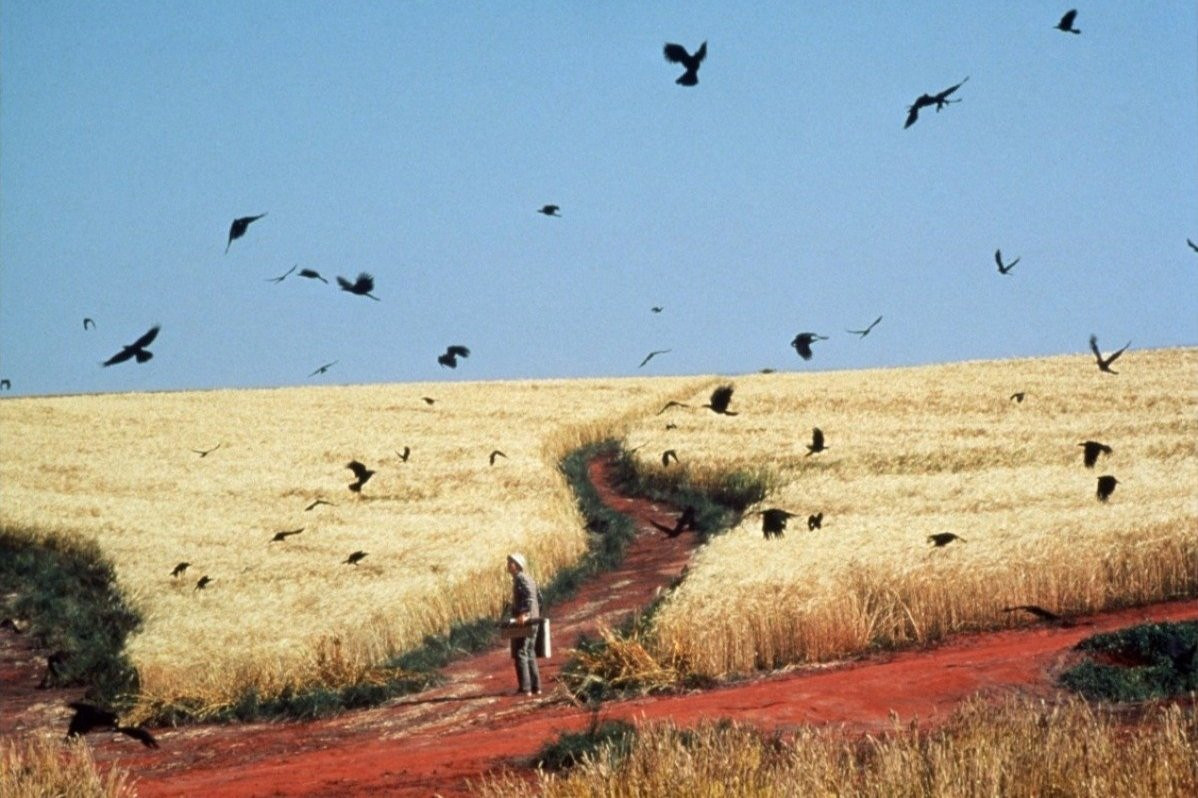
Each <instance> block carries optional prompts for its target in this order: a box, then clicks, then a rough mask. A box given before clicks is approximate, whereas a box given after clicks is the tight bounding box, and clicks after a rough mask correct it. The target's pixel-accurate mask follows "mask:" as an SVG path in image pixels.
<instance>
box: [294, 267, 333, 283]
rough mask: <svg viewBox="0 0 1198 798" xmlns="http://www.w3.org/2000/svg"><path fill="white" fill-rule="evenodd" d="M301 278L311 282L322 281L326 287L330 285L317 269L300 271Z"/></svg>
mask: <svg viewBox="0 0 1198 798" xmlns="http://www.w3.org/2000/svg"><path fill="white" fill-rule="evenodd" d="M299 276H300V277H307V278H308V279H309V280H320V281H321V282H322V283H324V284H325V285H328V282H329V281H328V280H326V279H324V277H322V276H321V274H320V272H318V271H316V270H315V269H300V270H299Z"/></svg>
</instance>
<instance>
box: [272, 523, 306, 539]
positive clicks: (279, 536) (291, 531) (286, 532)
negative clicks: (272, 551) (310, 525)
mask: <svg viewBox="0 0 1198 798" xmlns="http://www.w3.org/2000/svg"><path fill="white" fill-rule="evenodd" d="M303 531H304V527H302V526H301V527H300V528H299V529H286V530H284V531H282V532H276V533H275V536H274V537H273V538H271V539H270V542H271V543H277V542H278V541H280V540H287V538H289V537H291V536H292V535H298V534H299V533H300V532H303Z"/></svg>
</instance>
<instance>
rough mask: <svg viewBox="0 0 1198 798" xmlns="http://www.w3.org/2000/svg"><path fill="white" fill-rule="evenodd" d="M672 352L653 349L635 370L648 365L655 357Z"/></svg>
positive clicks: (670, 350)
mask: <svg viewBox="0 0 1198 798" xmlns="http://www.w3.org/2000/svg"><path fill="white" fill-rule="evenodd" d="M672 351H673V350H672V349H654V350H653V351H652V352H650V353H649V354H647V355H645V359H644V360H642V361H641V365H640V366H637V368H638V369H639V368H641V367H642V366H644V365H645V364H646V363H648V362H649V361H650V360H652V359H653V358H655V357H657V356H658V355H664V354H666V353H667V352H672Z"/></svg>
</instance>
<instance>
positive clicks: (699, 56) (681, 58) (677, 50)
mask: <svg viewBox="0 0 1198 798" xmlns="http://www.w3.org/2000/svg"><path fill="white" fill-rule="evenodd" d="M662 55H664V56H665V57H666V60H667V61H669V62H670V63H671V64H682V66H683V67H685V69H686V71H685V72H683V73H682V74H681V75H679V76H678V80H676V81H674V82H675V83H677V84H678V85H679V86H694V85H696V84H698V82H699V65H700V64H702V63H703V59H705V58H707V42H703V43H702V44H701V45H699V49H698V50H695V54H694V55H691V54H690V53H688V52H687V51H686V48H685V47H683V46H682V45H681V44H667V45H666V46H665V47H664V48H662Z"/></svg>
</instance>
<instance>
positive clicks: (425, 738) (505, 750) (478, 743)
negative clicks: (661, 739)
mask: <svg viewBox="0 0 1198 798" xmlns="http://www.w3.org/2000/svg"><path fill="white" fill-rule="evenodd" d="M590 472H591V477H592V480H593V481H594V483H595V485H596V487H597V488H598V489H599V492H600V495H601V496H602V497H603V498H604V501H606V502H607V503H608V504H609V505H611V506H613V507H614V508H615V509H617V510H619V511H620V512H623V513H625V514H627V515H629V516H631V517H632V518H633V519H634V521H635V522H636V525H637V529H638V531H639V533H640V534H639V536H638V538H637V540H636V541H635V542H634V543H633V544H632V546H631V547H630V549H629V552H628V555H627V557H626V558H625V561H624V563H623V564H622V566H621V567H620V568H619V569H618V570H615V571H612V572H609V573H605V574H602V575H600V576H598V577H596V578H595V579H593V580H591V581H589V582H588V583H587V584H586V585H585V586H584V587H583V588H582V590H580V592H579V593H578V595H577V596H576V597H575V598H573V599H571V600H570V601H568V602H563V603H561V604H558V605H555V606H554V607H553V608H552V615H553V622H554V642H555V648H556V650H557V656H555V658H554V659H552V660H549V661H542V664H541V673H542V679H543V681H544V683H545V685H546V686H547V687H548V689H547V690H546V693H545V695H544V696H542V697H541V698H537V699H529V698H524V697H519V696H516V695H513V692H514V690H515V674H514V672H513V668H512V662H511V659H510V657H509V656H508V652H507V649H506V647H500V648H497V649H496V650H495V651H492V652H488V653H484V654H480V655H477V656H473V657H470V658H468V659H465V660H462V661H460V662H457V663H455V664H453V665H452V666H451V667H449V668H448V669H446V671H445V676H446V683H445V684H444V685H443V686H441V687H438V688H435V689H431V690H428V691H425V692H423V693H420V694H418V695H414V696H410V697H406V698H402V699H397V700H395V701H393V702H390V703H388V704H387V705H385V706H382V707H379V708H375V709H370V710H363V711H357V712H352V713H346V714H344V715H341V716H339V717H336V718H332V719H328V720H321V721H314V722H308V723H295V722H287V723H254V724H245V725H237V726H216V725H200V726H189V727H185V728H180V729H162V730H157V731H156V734H157V735H158V738H159V742H160V744H161V748H160V749H159V750H156V751H150V750H147V749H144V748H142V747H141V746H139V745H137V744H136V743H134V742H133V741H131V740H129V739H128V738H124V737H120V736H117V735H111V736H109V735H92V737H91V742H92V746H93V750H94V752H95V756H96V759H97V760H98V761H99V762H101V763H102V764H116V763H119V764H120V765H121V766H122V767H124V768H126V769H127V770H128V771H129V773H130V775H131V776H132V777H133V778H134V779H135V780H136V783H137V789H138V793H139V794H140V795H141V796H148V797H152V796H168V795H180V796H182V795H189V796H190V795H201V794H207V795H222V796H266V795H314V796H319V795H328V796H333V795H338V796H343V795H365V794H369V793H380V792H383V793H385V794H388V795H412V796H416V795H419V796H429V795H438V794H439V795H444V796H450V795H465V794H467V792H468V782H469V781H470V780H472V779H473V780H477V779H479V778H480V777H481V776H483V775H484V774H486V773H488V772H491V771H494V770H496V769H498V768H501V767H505V766H506V767H513V766H514V767H519V766H521V765H522V764H527V762H528V761H529V759H530V757H531V756H532V755H533V754H534V753H535V752H536V751H537V750H538V749H539V748H540V747H541V746H542V745H544V744H545V743H547V742H550V741H552V740H553V739H555V738H556V737H557V736H558V735H559V734H560V733H561V732H563V731H578V730H581V729H583V728H585V727H586V725H587V724H588V723H589V722H590V719H591V716H590V713H588V712H587V711H586V710H584V709H582V708H580V707H578V706H576V705H574V704H573V703H571V702H570V701H569V700H568V699H567V698H566V697H565V696H564V694H563V693H562V691H560V690H555V689H554V683H555V680H556V675H557V672H558V670H559V668H560V666H561V663H562V661H563V658H562V656H561V652H562V651H563V650H564V649H565V648H567V647H570V646H572V645H574V644H575V643H576V641H577V640H578V638H579V636H580V635H582V634H587V633H593V632H594V631H595V630H596V629H597V627H598V625H599V624H600V623H607V624H609V625H615V624H616V623H618V621H619V620H620V619H621V618H622V617H624V616H626V615H627V614H628V613H629V612H631V611H633V610H635V609H637V608H640V607H643V606H645V605H647V604H648V603H649V602H650V601H651V600H652V598H653V596H654V594H655V593H656V592H657V591H658V590H659V589H661V588H662V587H665V586H667V585H669V584H670V583H671V582H672V581H673V580H675V579H676V578H677V577H678V576H679V575H680V573H681V571H682V569H683V568H684V567H685V565H686V563H687V561H688V559H689V556H690V551H691V549H692V547H693V546H694V540H693V538H692V536H690V535H684V536H680V537H678V538H674V539H669V538H667V537H665V536H664V535H662V534H661V533H660V532H659V531H657V530H656V529H654V528H653V527H652V525H651V524H650V523H649V521H650V519H652V520H656V521H659V522H663V523H668V522H670V521H671V520H672V517H673V516H672V513H673V512H674V511H673V509H672V508H668V507H664V506H660V505H655V504H654V503H652V502H649V501H646V500H641V499H631V498H628V497H625V496H620V495H618V494H616V492H615V491H614V489H613V488H612V486H611V482H610V479H609V474H608V463H607V462H606V461H604V460H597V461H595V462H593V463H592V464H591V467H590ZM1195 618H1198V601H1194V600H1191V601H1181V602H1170V603H1164V604H1158V605H1153V606H1149V607H1140V608H1136V609H1131V610H1125V611H1120V612H1112V613H1105V614H1102V615H1099V616H1094V617H1090V618H1081V619H1078V620H1077V623H1076V624H1075V625H1074V626H1071V627H1064V628H1063V627H1059V626H1033V627H1029V628H1022V629H1016V630H1009V631H1002V632H996V633H988V634H978V635H970V636H966V637H960V638H957V639H954V640H952V641H951V642H948V643H946V644H944V645H940V646H937V647H934V648H931V649H925V650H920V651H908V652H901V653H894V654H887V655H879V656H872V657H868V658H864V659H861V660H856V661H853V662H847V663H841V664H838V665H834V666H823V667H818V668H805V669H796V670H792V671H790V672H787V673H780V674H774V675H770V676H765V677H761V678H757V679H753V680H750V681H747V682H743V683H739V684H734V685H729V686H725V687H722V688H719V689H714V690H707V691H702V692H692V693H685V694H680V695H672V696H666V697H649V698H641V699H634V700H628V701H620V702H613V703H610V704H608V705H606V706H605V707H604V709H603V714H604V717H605V718H608V719H626V720H631V721H634V722H639V721H644V720H664V719H670V720H672V721H674V722H675V723H678V724H681V725H686V724H690V723H693V722H698V721H701V720H705V719H715V718H733V719H736V720H739V721H742V722H748V723H754V724H757V725H759V726H761V727H762V728H765V729H777V728H782V729H785V728H787V727H792V726H796V725H799V724H834V725H845V726H847V727H849V728H856V729H860V730H861V731H872V730H880V729H883V728H887V727H888V726H889V725H890V715H891V713H897V714H898V716H899V717H901V718H903V719H911V718H919V719H921V720H923V721H926V722H928V723H935V722H936V721H937V720H938V719H940V718H944V717H947V716H948V715H949V714H951V712H952V711H953V710H954V709H955V708H956V707H957V706H959V705H960V704H961V703H962V702H963V701H965V700H967V699H969V698H971V697H973V696H975V695H977V694H979V693H980V694H983V695H994V696H1000V695H1004V694H1012V693H1019V694H1025V695H1026V694H1031V695H1051V694H1052V693H1054V692H1055V688H1054V687H1053V683H1054V675H1055V674H1056V673H1057V672H1058V671H1059V670H1060V669H1061V668H1062V667H1064V666H1065V664H1066V663H1067V662H1069V661H1070V660H1071V659H1072V657H1073V656H1074V655H1073V654H1072V652H1071V649H1072V647H1073V646H1074V645H1075V644H1076V643H1077V642H1078V641H1079V640H1081V639H1082V638H1084V637H1087V636H1089V635H1091V634H1094V633H1096V632H1100V631H1106V630H1110V629H1116V628H1120V627H1123V626H1127V625H1131V624H1135V623H1140V622H1142V621H1145V620H1153V621H1166V620H1171V621H1176V620H1189V619H1195ZM20 648H21V646H20V645H18V644H14V639H13V638H12V637H11V636H7V637H5V638H4V639H3V646H2V650H0V654H2V656H0V669H2V670H0V677H2V678H3V685H0V734H4V735H8V734H34V733H47V734H60V733H61V731H62V729H64V728H65V726H66V720H67V717H68V714H69V711H68V710H66V709H65V702H66V701H68V700H72V699H73V698H74V697H75V696H77V695H78V692H77V691H62V690H57V691H37V690H33V689H32V685H33V684H36V682H37V680H38V679H40V678H41V671H40V670H39V668H38V664H37V660H36V659H30V658H31V657H32V656H33V652H31V651H26V652H25V653H24V654H21V653H19V649H20ZM10 652H14V653H13V658H14V660H15V662H11V663H10V659H9V655H10ZM21 662H24V663H25V664H24V665H21Z"/></svg>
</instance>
